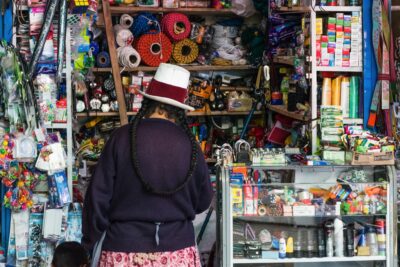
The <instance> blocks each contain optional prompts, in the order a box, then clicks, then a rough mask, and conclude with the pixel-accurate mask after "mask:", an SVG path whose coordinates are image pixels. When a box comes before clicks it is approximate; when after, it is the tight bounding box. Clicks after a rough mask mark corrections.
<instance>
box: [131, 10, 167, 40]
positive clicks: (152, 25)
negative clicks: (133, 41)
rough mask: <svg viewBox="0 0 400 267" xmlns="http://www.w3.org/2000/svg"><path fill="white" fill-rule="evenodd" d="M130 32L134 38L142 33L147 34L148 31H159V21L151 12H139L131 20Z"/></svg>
mask: <svg viewBox="0 0 400 267" xmlns="http://www.w3.org/2000/svg"><path fill="white" fill-rule="evenodd" d="M131 30H132V33H133V36H135V38H138V37H140V36H141V35H143V34H147V33H149V32H150V31H155V32H156V33H158V32H160V31H161V29H160V23H159V22H158V20H157V19H156V17H155V16H154V15H153V14H151V13H146V12H141V13H139V15H138V16H136V17H135V19H134V20H133V25H132V28H131Z"/></svg>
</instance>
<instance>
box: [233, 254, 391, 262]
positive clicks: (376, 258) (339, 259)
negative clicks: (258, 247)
mask: <svg viewBox="0 0 400 267" xmlns="http://www.w3.org/2000/svg"><path fill="white" fill-rule="evenodd" d="M385 260H386V256H355V257H325V258H290V259H233V260H232V263H233V264H267V263H311V262H359V261H385Z"/></svg>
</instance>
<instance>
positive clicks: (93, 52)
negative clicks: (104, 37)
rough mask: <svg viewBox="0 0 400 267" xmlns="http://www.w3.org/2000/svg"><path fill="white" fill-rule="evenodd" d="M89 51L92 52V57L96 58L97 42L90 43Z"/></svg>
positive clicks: (98, 47) (98, 49)
mask: <svg viewBox="0 0 400 267" xmlns="http://www.w3.org/2000/svg"><path fill="white" fill-rule="evenodd" d="M90 51H92V55H93V56H97V54H98V53H99V51H100V46H99V44H98V43H97V42H94V41H92V42H90Z"/></svg>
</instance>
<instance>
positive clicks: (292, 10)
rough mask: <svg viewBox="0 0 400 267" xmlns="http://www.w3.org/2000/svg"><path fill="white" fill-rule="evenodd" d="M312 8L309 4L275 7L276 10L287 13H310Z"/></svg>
mask: <svg viewBox="0 0 400 267" xmlns="http://www.w3.org/2000/svg"><path fill="white" fill-rule="evenodd" d="M310 11H311V9H310V7H308V6H293V7H286V6H283V7H278V8H276V9H274V12H285V13H308V12H310Z"/></svg>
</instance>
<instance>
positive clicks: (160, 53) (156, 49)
mask: <svg viewBox="0 0 400 267" xmlns="http://www.w3.org/2000/svg"><path fill="white" fill-rule="evenodd" d="M135 48H136V50H137V51H138V52H139V54H140V56H141V58H142V61H143V62H144V63H145V64H146V65H148V66H152V67H158V66H159V65H160V63H166V62H167V61H168V60H169V58H170V57H171V53H172V44H171V42H170V40H169V39H168V37H167V36H166V35H165V34H163V33H158V34H144V35H142V36H141V37H140V38H139V40H138V41H137V43H136V47H135Z"/></svg>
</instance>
